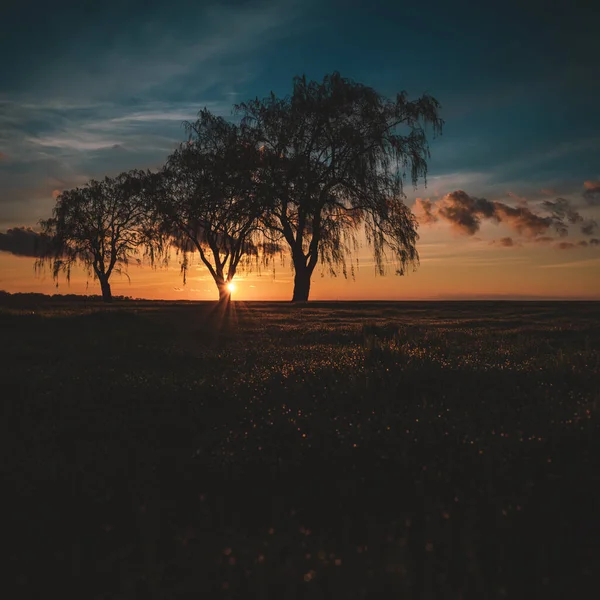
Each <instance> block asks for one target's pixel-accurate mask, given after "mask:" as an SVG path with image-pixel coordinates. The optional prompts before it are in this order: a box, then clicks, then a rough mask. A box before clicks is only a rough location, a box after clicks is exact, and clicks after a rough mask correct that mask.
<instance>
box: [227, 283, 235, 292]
mask: <svg viewBox="0 0 600 600" xmlns="http://www.w3.org/2000/svg"><path fill="white" fill-rule="evenodd" d="M227 290H228V291H229V293H230V294H233V292H235V283H228V284H227Z"/></svg>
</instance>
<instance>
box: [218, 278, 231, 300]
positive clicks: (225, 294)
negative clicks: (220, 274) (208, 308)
mask: <svg viewBox="0 0 600 600" xmlns="http://www.w3.org/2000/svg"><path fill="white" fill-rule="evenodd" d="M217 288H219V304H227V303H228V302H229V301H230V300H231V292H230V291H229V289H228V288H227V283H226V282H224V281H222V282H219V281H218V282H217Z"/></svg>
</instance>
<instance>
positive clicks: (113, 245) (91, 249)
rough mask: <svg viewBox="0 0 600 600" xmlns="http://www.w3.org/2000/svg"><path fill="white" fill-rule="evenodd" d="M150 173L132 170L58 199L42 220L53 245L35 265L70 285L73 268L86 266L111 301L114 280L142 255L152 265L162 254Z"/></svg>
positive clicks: (68, 191) (49, 245) (43, 230)
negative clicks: (149, 192)
mask: <svg viewBox="0 0 600 600" xmlns="http://www.w3.org/2000/svg"><path fill="white" fill-rule="evenodd" d="M148 177H149V173H147V172H144V171H138V170H134V171H130V172H127V173H121V174H120V175H118V176H117V177H114V178H110V177H106V178H105V179H104V180H102V181H96V180H91V181H90V182H88V183H87V184H86V185H84V186H83V187H79V188H75V189H72V190H66V191H64V192H63V193H62V194H60V195H59V196H58V198H57V201H56V206H55V207H54V209H53V211H52V217H51V218H50V219H47V220H45V221H41V222H40V225H41V227H42V233H43V234H44V235H46V236H48V238H49V240H50V243H49V244H48V249H47V251H46V252H45V253H44V254H43V256H41V257H40V258H39V259H38V261H37V263H36V264H37V266H38V267H44V266H45V265H46V264H49V265H50V267H51V268H52V275H53V277H54V279H55V280H57V281H58V278H59V276H60V274H61V273H64V274H65V275H66V278H67V281H70V277H71V270H72V268H73V266H74V265H76V264H79V265H81V266H83V267H84V268H85V269H86V271H87V272H88V275H92V276H93V277H94V279H97V280H98V281H99V283H100V288H101V290H102V299H103V300H104V301H105V302H110V301H111V300H112V293H111V288H110V277H111V275H112V274H113V273H114V272H117V273H125V274H126V267H127V265H128V264H129V262H130V260H131V259H132V258H133V257H137V260H138V261H139V260H140V258H139V255H140V252H141V253H142V254H143V255H146V256H150V259H151V261H152V262H154V258H155V256H156V255H157V252H160V251H161V236H160V235H159V231H158V228H157V226H156V217H155V215H154V214H153V208H152V206H151V205H149V203H148V202H147V201H146V198H147V194H146V193H145V188H146V182H147V180H148Z"/></svg>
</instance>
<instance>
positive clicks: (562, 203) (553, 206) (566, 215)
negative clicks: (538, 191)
mask: <svg viewBox="0 0 600 600" xmlns="http://www.w3.org/2000/svg"><path fill="white" fill-rule="evenodd" d="M542 206H543V207H544V208H545V209H546V210H547V211H548V212H549V213H550V214H552V215H554V216H555V217H557V218H558V219H560V220H566V221H568V222H569V223H571V224H574V223H581V221H583V217H582V216H581V215H580V214H579V213H578V212H577V211H576V210H575V209H574V208H573V207H572V206H571V202H570V201H569V200H567V199H565V198H557V199H556V200H544V201H543V202H542Z"/></svg>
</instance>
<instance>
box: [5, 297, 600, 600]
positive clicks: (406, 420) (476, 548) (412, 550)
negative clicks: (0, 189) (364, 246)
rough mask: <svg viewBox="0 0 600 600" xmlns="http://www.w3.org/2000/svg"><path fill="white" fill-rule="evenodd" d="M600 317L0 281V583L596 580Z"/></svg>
mask: <svg viewBox="0 0 600 600" xmlns="http://www.w3.org/2000/svg"><path fill="white" fill-rule="evenodd" d="M599 317H600V305H599V304H598V303H559V302H552V303H550V302H549V303H493V302H489V303H485V302H472V303H468V302H449V303H441V302H440V303H425V302H424V303H310V304H308V305H305V306H303V307H299V306H293V305H290V304H279V303H242V302H237V303H232V307H231V309H230V310H229V311H228V312H227V313H221V312H219V311H217V310H216V309H215V306H214V305H213V304H211V303H174V302H173V303H169V302H142V301H139V302H138V301H119V302H115V303H114V304H113V305H112V306H108V307H105V306H102V305H101V304H100V303H99V302H97V301H96V300H94V299H92V298H87V299H83V300H78V301H77V300H75V299H73V298H70V299H64V298H42V297H35V296H31V297H28V296H8V295H6V296H3V297H2V298H0V328H1V331H2V332H3V344H2V345H1V347H0V353H1V356H0V360H1V363H0V364H2V369H3V375H2V386H3V389H4V394H3V396H4V398H3V401H2V405H3V412H4V414H3V418H2V424H3V432H2V442H3V445H4V447H3V456H4V460H3V475H4V478H5V479H6V480H7V481H8V483H9V485H8V490H7V492H6V494H5V500H6V501H7V508H5V511H4V515H5V519H6V522H5V527H4V530H5V531H6V539H7V542H8V544H9V547H10V556H11V558H10V559H9V561H8V563H6V564H5V566H6V567H7V572H8V573H9V574H10V575H9V582H10V583H11V584H12V585H11V587H14V585H16V586H17V589H18V590H19V594H18V595H15V596H13V597H23V598H29V597H31V598H37V597H40V595H41V594H42V593H48V591H49V590H60V591H61V592H63V595H66V594H67V592H69V593H71V594H74V596H75V597H78V598H90V599H100V598H103V599H109V598H110V599H117V598H161V599H163V598H164V599H167V598H169V599H170V598H177V599H179V598H181V599H187V598H198V597H206V598H236V599H237V598H276V599H286V598H294V599H296V598H307V599H308V598H315V599H316V598H323V599H325V598H344V599H354V598H379V597H383V598H389V597H402V598H436V599H437V598H463V599H466V598H520V597H528V598H532V597H540V598H553V597H556V598H562V597H567V596H573V597H579V598H586V597H590V598H591V597H595V596H594V595H586V594H587V590H592V589H594V588H596V589H597V587H598V582H597V575H596V565H597V564H598V560H599V559H600V541H599V540H600V537H599V536H600V486H599V485H598V484H599V483H600V481H599V479H600V468H599V467H600V436H599V435H598V434H599V431H598V424H597V419H596V416H597V410H598V407H599V402H600V319H599Z"/></svg>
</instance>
